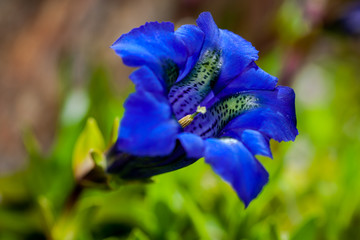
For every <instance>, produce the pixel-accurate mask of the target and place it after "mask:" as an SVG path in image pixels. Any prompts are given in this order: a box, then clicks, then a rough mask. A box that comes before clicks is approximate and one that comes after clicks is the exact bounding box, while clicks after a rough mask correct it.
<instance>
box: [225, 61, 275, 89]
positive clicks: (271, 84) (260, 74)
mask: <svg viewBox="0 0 360 240" xmlns="http://www.w3.org/2000/svg"><path fill="white" fill-rule="evenodd" d="M277 82H278V79H277V78H276V77H274V76H272V75H270V74H268V73H267V72H265V71H264V70H262V69H261V68H259V67H258V66H256V65H255V64H253V66H252V67H250V68H249V69H248V70H247V71H244V73H243V74H240V75H239V76H237V77H236V78H235V79H233V80H232V81H231V82H230V83H229V84H228V85H227V86H226V88H225V89H224V90H223V91H229V90H231V91H233V92H238V91H244V90H273V89H274V88H275V87H276V84H277Z"/></svg>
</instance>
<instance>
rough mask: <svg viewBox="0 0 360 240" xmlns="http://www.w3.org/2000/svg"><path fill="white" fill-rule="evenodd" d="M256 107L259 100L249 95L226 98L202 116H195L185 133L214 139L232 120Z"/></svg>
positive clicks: (242, 94) (240, 94)
mask: <svg viewBox="0 0 360 240" xmlns="http://www.w3.org/2000/svg"><path fill="white" fill-rule="evenodd" d="M258 106H259V99H258V98H257V97H255V96H253V95H251V94H248V93H238V94H235V95H231V96H228V97H226V98H223V99H221V101H218V102H217V103H215V104H214V105H213V106H211V107H210V109H208V111H207V112H206V113H205V114H204V115H198V116H196V117H195V119H194V121H193V122H192V123H191V124H190V125H189V126H187V127H186V128H185V131H186V132H192V133H195V134H197V135H199V136H201V137H204V138H208V137H216V136H217V135H218V134H219V133H220V131H221V130H222V129H223V128H224V127H225V126H226V124H228V123H229V122H230V121H231V120H232V119H234V118H236V117H237V116H239V115H240V114H242V113H243V112H245V111H248V110H251V109H254V108H257V107H258Z"/></svg>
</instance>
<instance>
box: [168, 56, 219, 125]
mask: <svg viewBox="0 0 360 240" xmlns="http://www.w3.org/2000/svg"><path fill="white" fill-rule="evenodd" d="M221 64H222V63H221V60H220V51H217V50H208V51H206V52H204V53H203V54H201V56H200V57H199V60H198V61H197V63H196V64H195V66H194V67H193V69H192V70H191V72H190V73H189V74H188V75H187V76H186V77H185V78H184V79H182V80H181V81H179V82H176V83H175V84H174V85H173V86H172V87H171V88H170V91H169V95H168V97H169V100H170V103H171V106H172V108H173V111H174V113H175V116H176V118H177V119H181V118H183V117H184V116H186V115H188V114H192V113H193V112H194V111H196V107H197V106H199V105H200V103H201V101H202V100H203V99H204V98H205V97H206V96H207V95H208V94H209V92H210V91H211V88H212V87H213V85H214V84H215V82H216V80H217V77H218V75H219V72H220V68H221Z"/></svg>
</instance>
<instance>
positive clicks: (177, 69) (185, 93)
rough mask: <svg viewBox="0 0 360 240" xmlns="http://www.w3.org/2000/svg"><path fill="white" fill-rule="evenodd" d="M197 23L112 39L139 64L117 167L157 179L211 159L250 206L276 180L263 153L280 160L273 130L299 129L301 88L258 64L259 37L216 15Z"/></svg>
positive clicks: (286, 136)
mask: <svg viewBox="0 0 360 240" xmlns="http://www.w3.org/2000/svg"><path fill="white" fill-rule="evenodd" d="M196 22H197V26H194V25H184V26H181V27H180V28H179V29H177V30H176V31H174V25H173V24H172V23H169V22H163V23H158V22H151V23H146V24H145V25H143V26H141V27H139V28H136V29H133V30H131V31H130V32H129V33H127V34H124V35H122V36H121V37H120V38H119V39H118V40H117V41H116V42H115V43H114V44H113V45H112V48H113V49H114V50H115V52H116V53H117V54H118V55H119V56H120V57H121V58H122V60H123V62H124V64H126V65H128V66H132V67H139V68H138V69H137V70H135V71H134V72H133V73H132V74H131V75H130V79H131V80H132V81H133V82H134V84H135V86H136V91H135V93H132V94H131V95H130V96H129V97H128V99H127V101H126V102H125V114H124V117H123V119H122V121H121V125H120V130H119V136H118V139H117V142H116V143H115V144H114V146H113V147H112V148H111V150H110V151H109V152H108V154H107V159H108V168H107V171H108V172H109V173H114V174H118V175H119V176H120V177H121V178H124V179H141V178H148V177H151V176H153V175H156V174H160V173H164V172H168V171H172V170H176V169H179V168H181V167H185V166H187V165H189V164H191V163H193V162H195V161H196V160H197V159H199V158H201V157H204V158H205V161H206V162H207V163H208V164H210V165H211V166H212V168H213V170H214V171H215V172H216V173H217V174H218V175H220V176H221V177H222V178H223V179H224V180H225V181H227V182H228V183H230V184H231V185H232V187H233V188H234V189H235V191H236V192H237V194H238V195H239V197H240V198H241V199H242V201H243V202H244V204H245V205H246V206H247V205H248V204H249V203H250V202H251V200H253V199H254V198H255V197H256V196H257V195H258V193H259V192H260V191H261V189H262V188H263V186H264V185H265V184H266V183H267V181H268V173H267V172H266V170H265V169H264V167H263V166H262V165H261V163H260V162H259V161H258V160H257V159H256V158H255V155H263V156H267V157H270V158H272V154H271V150H270V148H269V140H270V139H271V138H272V139H275V140H276V141H289V140H294V139H295V137H296V135H297V134H298V132H297V129H296V116H295V106H294V99H295V94H294V91H293V90H292V89H291V88H288V87H282V86H276V84H277V78H275V77H273V76H271V75H269V74H267V73H266V72H264V71H263V70H261V69H260V68H259V67H258V66H257V65H256V64H255V63H254V61H256V60H257V59H258V55H257V53H258V51H257V50H256V49H255V48H254V47H253V46H252V45H251V43H249V42H248V41H246V40H244V39H243V38H241V37H240V36H238V35H236V34H234V33H232V32H230V31H227V30H223V29H219V28H218V27H217V26H216V24H215V22H214V20H213V18H212V16H211V14H210V13H208V12H204V13H202V14H200V16H199V18H198V19H197V21H196Z"/></svg>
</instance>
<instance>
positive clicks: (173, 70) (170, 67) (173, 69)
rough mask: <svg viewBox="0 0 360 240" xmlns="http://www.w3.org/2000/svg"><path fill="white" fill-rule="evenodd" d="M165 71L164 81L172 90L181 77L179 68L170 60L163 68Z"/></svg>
mask: <svg viewBox="0 0 360 240" xmlns="http://www.w3.org/2000/svg"><path fill="white" fill-rule="evenodd" d="M163 69H165V76H164V79H165V83H166V86H167V87H168V89H170V88H171V86H172V85H174V83H175V82H176V80H177V78H178V77H179V68H178V66H177V65H176V64H175V63H174V62H173V61H172V60H168V61H166V64H165V65H164V66H163Z"/></svg>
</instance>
